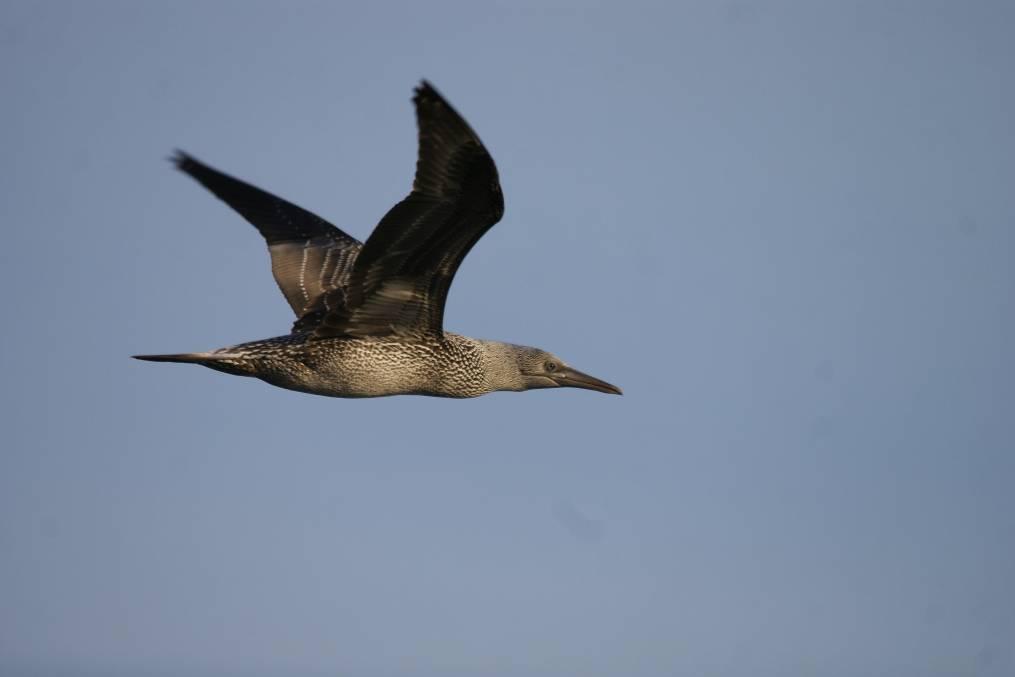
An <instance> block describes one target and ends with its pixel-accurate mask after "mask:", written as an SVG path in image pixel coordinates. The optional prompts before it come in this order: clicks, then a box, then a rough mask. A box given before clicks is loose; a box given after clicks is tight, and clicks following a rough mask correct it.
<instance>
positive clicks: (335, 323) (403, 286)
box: [315, 82, 504, 338]
mask: <svg viewBox="0 0 1015 677" xmlns="http://www.w3.org/2000/svg"><path fill="white" fill-rule="evenodd" d="M413 102H414V103H415V104H416V119H417V122H418V124H419V158H418V160H417V162H416V178H415V180H414V182H413V185H412V192H411V193H410V194H409V196H408V197H406V198H405V199H404V200H402V201H401V202H399V203H398V204H397V205H395V206H394V207H392V209H391V211H389V212H388V213H387V214H386V215H385V216H384V218H383V219H381V222H380V223H379V224H378V225H377V228H376V229H375V230H374V232H373V234H371V235H370V237H369V238H368V239H367V241H366V244H365V245H363V250H362V251H361V252H360V254H359V256H358V257H357V259H356V262H355V263H354V264H353V268H352V273H351V275H350V276H349V282H348V284H347V285H346V288H345V289H344V290H337V291H336V292H334V293H331V294H328V295H326V296H325V297H324V298H325V300H327V301H328V302H329V303H328V305H329V306H330V309H329V311H328V312H325V313H324V314H323V317H322V319H321V322H320V325H319V326H318V327H317V330H316V332H315V336H317V337H319V338H320V337H328V336H364V335H385V334H392V333H397V334H420V333H424V334H440V333H441V331H442V326H443V320H444V302H445V300H446V299H447V295H448V288H449V287H450V286H451V280H452V278H453V277H454V275H455V271H457V270H458V266H459V265H460V264H461V262H462V259H464V258H465V255H466V254H468V253H469V250H470V249H472V246H473V245H474V244H476V242H477V241H478V240H479V238H481V237H482V236H483V234H484V233H485V232H486V231H488V230H489V229H490V228H491V227H492V226H493V225H494V224H495V223H497V221H499V220H500V217H501V215H503V213H504V197H503V195H502V194H501V190H500V182H499V180H498V178H497V168H496V167H495V166H494V164H493V159H492V158H491V157H490V154H489V153H487V152H486V148H484V147H483V144H482V142H481V141H480V140H479V137H477V136H476V133H475V132H473V131H472V129H470V128H469V125H468V124H467V123H466V122H465V120H463V119H462V118H461V116H459V115H458V113H456V112H455V110H454V109H453V108H452V107H451V106H450V105H448V103H447V102H446V101H445V100H444V99H443V98H442V97H441V95H440V94H438V93H437V91H436V90H435V89H434V88H433V87H432V86H431V85H430V84H429V83H427V82H423V83H422V84H421V85H420V86H419V87H417V88H416V95H415V97H414V98H413Z"/></svg>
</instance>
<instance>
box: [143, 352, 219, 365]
mask: <svg viewBox="0 0 1015 677" xmlns="http://www.w3.org/2000/svg"><path fill="white" fill-rule="evenodd" d="M131 357H133V358H134V359H135V360H145V361H147V362H186V363H188V364H206V363H207V362H209V361H212V360H214V359H215V356H214V355H212V354H211V353H176V354H172V355H131Z"/></svg>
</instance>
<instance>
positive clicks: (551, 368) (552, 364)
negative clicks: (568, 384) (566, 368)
mask: <svg viewBox="0 0 1015 677" xmlns="http://www.w3.org/2000/svg"><path fill="white" fill-rule="evenodd" d="M546 371H557V363H556V362H547V363H546Z"/></svg>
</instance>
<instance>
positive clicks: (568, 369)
mask: <svg viewBox="0 0 1015 677" xmlns="http://www.w3.org/2000/svg"><path fill="white" fill-rule="evenodd" d="M512 348H513V349H514V350H513V353H514V359H515V363H516V364H517V366H518V371H519V373H520V374H521V377H522V384H523V387H522V390H533V389H535V388H564V387H567V388H586V389H588V390H597V391H599V392H601V393H610V394H612V395H623V393H622V392H621V390H620V388H618V387H617V386H615V385H612V384H610V383H607V382H606V381H600V380H599V379H597V378H595V377H593V376H589V375H588V374H585V373H583V372H580V371H578V370H577V369H575V368H574V367H572V366H571V365H569V364H568V363H567V362H565V361H564V360H562V359H560V358H559V357H557V356H556V355H554V354H553V353H549V352H547V351H545V350H542V349H540V348H530V347H528V346H512Z"/></svg>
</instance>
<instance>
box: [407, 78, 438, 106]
mask: <svg viewBox="0 0 1015 677" xmlns="http://www.w3.org/2000/svg"><path fill="white" fill-rule="evenodd" d="M425 101H439V102H442V103H443V102H444V97H443V96H441V93H440V92H438V91H437V88H436V87H434V86H433V85H432V84H430V81H429V80H427V79H426V78H423V79H422V80H420V81H419V84H418V85H416V89H414V90H413V97H412V102H413V103H414V104H416V105H417V106H418V105H419V104H421V103H423V102H425Z"/></svg>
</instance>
